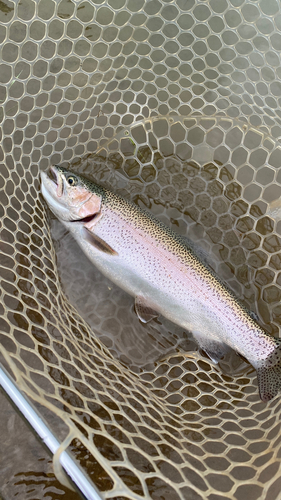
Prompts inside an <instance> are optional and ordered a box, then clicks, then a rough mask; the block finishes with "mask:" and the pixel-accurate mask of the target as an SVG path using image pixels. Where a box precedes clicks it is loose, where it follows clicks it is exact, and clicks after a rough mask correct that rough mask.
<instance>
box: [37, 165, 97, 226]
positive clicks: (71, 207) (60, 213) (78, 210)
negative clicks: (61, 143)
mask: <svg viewBox="0 0 281 500" xmlns="http://www.w3.org/2000/svg"><path fill="white" fill-rule="evenodd" d="M41 192H42V195H43V197H44V199H45V201H46V202H47V203H48V205H49V207H50V209H51V210H52V212H53V213H54V214H55V215H56V216H57V217H58V218H59V219H60V220H61V221H65V222H68V221H79V220H81V219H84V218H85V217H89V216H92V215H95V214H98V213H99V212H100V210H101V201H102V200H101V196H99V195H97V194H95V193H91V192H89V190H88V189H87V188H86V187H85V186H84V185H83V184H78V185H77V186H75V187H72V186H70V185H69V184H68V183H67V181H66V178H65V176H64V174H63V173H62V172H61V171H60V170H59V169H58V168H57V167H50V168H49V169H48V171H47V172H41Z"/></svg>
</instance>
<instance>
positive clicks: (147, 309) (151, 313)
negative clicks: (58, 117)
mask: <svg viewBox="0 0 281 500" xmlns="http://www.w3.org/2000/svg"><path fill="white" fill-rule="evenodd" d="M135 310H136V313H137V316H138V318H139V320H140V321H141V322H142V323H148V322H149V321H151V320H152V319H154V318H158V316H159V313H158V312H157V311H156V310H155V309H154V308H153V307H151V306H150V305H149V303H148V302H147V301H146V299H145V298H144V297H142V295H138V296H137V297H136V298H135Z"/></svg>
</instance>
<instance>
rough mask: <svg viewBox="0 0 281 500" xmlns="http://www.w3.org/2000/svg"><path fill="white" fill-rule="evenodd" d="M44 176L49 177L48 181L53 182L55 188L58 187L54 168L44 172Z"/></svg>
mask: <svg viewBox="0 0 281 500" xmlns="http://www.w3.org/2000/svg"><path fill="white" fill-rule="evenodd" d="M46 174H47V176H48V177H49V179H50V180H51V181H53V182H54V183H55V184H56V186H58V184H59V183H58V175H57V172H56V170H55V168H54V167H49V168H48V170H47V172H46Z"/></svg>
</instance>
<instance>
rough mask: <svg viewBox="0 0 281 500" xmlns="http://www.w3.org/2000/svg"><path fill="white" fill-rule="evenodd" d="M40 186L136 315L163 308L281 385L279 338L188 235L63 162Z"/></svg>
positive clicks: (262, 383)
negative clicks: (205, 260)
mask: <svg viewBox="0 0 281 500" xmlns="http://www.w3.org/2000/svg"><path fill="white" fill-rule="evenodd" d="M41 178H42V194H43V196H44V198H45V200H46V201H47V203H48V205H49V207H50V208H51V210H52V211H53V212H54V214H55V215H56V216H57V217H58V218H59V219H60V220H61V222H62V223H63V224H64V225H65V226H66V227H67V228H68V230H69V231H70V232H71V233H72V235H73V236H74V238H75V239H76V241H77V242H78V244H79V245H80V247H81V249H82V250H83V251H84V253H85V254H86V255H87V256H88V258H89V259H90V260H91V261H92V262H93V263H94V264H95V265H96V267H97V268H98V269H99V270H100V271H101V272H102V273H103V274H104V275H105V276H107V277H108V278H109V279H111V280H112V281H113V282H114V283H116V284H117V285H118V286H120V287H121V288H122V289H124V290H125V291H126V292H128V293H129V294H130V295H132V296H133V297H134V298H135V309H136V312H137V314H138V316H139V318H140V320H141V321H143V322H147V321H150V320H151V319H152V318H153V317H156V316H158V315H160V314H162V315H163V316H165V317H166V318H167V319H169V320H171V321H173V322H174V323H176V324H177V325H179V326H181V327H183V328H185V329H188V330H190V331H191V332H192V333H193V335H194V337H195V339H196V340H197V341H198V343H199V345H200V346H201V347H202V348H203V349H204V350H205V351H206V352H207V354H209V356H210V357H211V358H212V359H213V360H214V361H217V360H218V359H219V358H220V357H222V355H223V354H224V353H225V351H226V350H227V349H228V348H232V349H235V351H237V352H238V353H239V354H241V355H242V356H244V357H245V358H246V359H247V360H248V361H249V362H250V363H251V364H252V365H253V366H254V367H255V368H256V370H257V375H258V384H259V391H260V397H261V399H262V400H263V401H268V400H270V399H272V398H273V397H274V396H276V394H277V393H278V391H279V390H280V389H281V363H280V359H281V341H280V340H279V339H275V338H273V337H270V336H269V335H268V334H267V333H266V332H265V331H264V330H263V329H262V328H261V327H260V326H259V325H258V324H257V323H256V322H255V320H254V319H253V318H252V317H251V316H250V315H249V313H248V312H247V310H246V309H245V308H244V307H243V306H242V305H241V304H240V303H239V302H238V301H237V299H236V298H235V296H234V295H233V293H232V292H231V291H230V290H228V289H227V287H226V286H225V285H224V284H223V282H222V281H220V280H219V279H218V278H217V277H216V276H215V274H214V273H213V271H212V270H211V269H210V268H208V267H207V266H206V265H205V264H204V263H202V262H201V261H200V258H199V257H198V256H197V255H195V253H194V250H193V249H192V248H190V247H189V246H188V244H187V243H186V241H185V240H184V239H183V238H182V237H181V236H179V235H177V234H176V233H175V232H173V231H172V230H171V229H169V228H168V227H167V226H165V225H164V224H163V223H161V222H160V221H158V220H157V219H156V218H155V217H154V216H153V215H151V214H150V213H149V212H147V211H146V210H144V209H141V208H139V207H138V206H136V205H134V204H132V203H130V202H128V201H126V200H125V199H124V198H122V197H120V196H118V195H116V194H114V193H113V192H111V191H109V190H107V189H104V188H103V187H101V186H99V185H97V184H95V183H92V182H90V181H89V180H87V179H85V178H84V177H82V176H78V175H76V174H74V173H72V172H70V171H68V170H66V169H64V168H62V167H58V166H55V167H51V168H50V169H49V171H48V172H47V173H45V172H42V173H41Z"/></svg>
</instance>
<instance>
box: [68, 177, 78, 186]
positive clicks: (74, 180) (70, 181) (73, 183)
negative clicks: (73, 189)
mask: <svg viewBox="0 0 281 500" xmlns="http://www.w3.org/2000/svg"><path fill="white" fill-rule="evenodd" d="M67 182H68V184H69V185H70V186H76V184H77V178H76V177H74V175H69V176H68V178H67Z"/></svg>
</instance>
